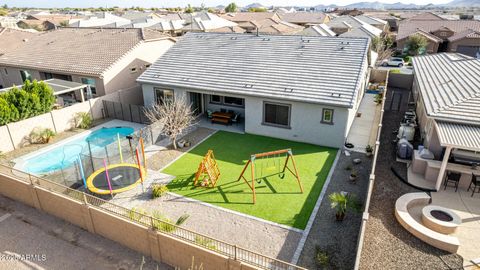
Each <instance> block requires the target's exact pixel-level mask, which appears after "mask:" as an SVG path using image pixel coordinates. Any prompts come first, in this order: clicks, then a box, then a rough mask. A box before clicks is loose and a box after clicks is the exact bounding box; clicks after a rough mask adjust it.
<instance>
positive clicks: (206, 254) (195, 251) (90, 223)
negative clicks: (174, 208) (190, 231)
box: [0, 167, 258, 270]
mask: <svg viewBox="0 0 480 270" xmlns="http://www.w3.org/2000/svg"><path fill="white" fill-rule="evenodd" d="M4 171H5V168H2V167H0V194H2V195H4V196H6V197H9V198H11V199H14V200H17V201H20V202H22V203H25V204H27V205H29V206H32V207H35V208H37V209H38V210H41V211H45V212H46V213H49V214H52V215H55V216H57V217H59V218H61V219H64V220H66V221H68V222H71V223H73V224H75V225H77V226H79V227H81V228H84V229H86V230H88V231H89V232H90V233H93V234H98V235H101V236H103V237H105V238H107V239H110V240H113V241H115V242H118V243H120V244H122V245H124V246H126V247H128V248H131V249H133V250H136V251H138V252H140V253H142V254H143V255H145V256H151V257H152V258H153V259H154V260H157V261H159V262H163V263H166V264H169V265H171V266H173V267H177V268H178V269H187V268H189V267H191V266H192V262H194V265H195V267H199V266H200V265H203V268H204V269H230V270H254V269H258V268H256V267H253V266H251V265H248V264H245V263H243V262H240V261H237V260H234V259H233V258H228V257H226V256H223V255H220V254H219V253H217V252H213V251H210V250H207V249H204V248H202V247H199V246H197V245H194V244H191V243H188V242H185V241H182V240H180V239H177V238H173V237H171V236H169V235H166V234H163V233H161V232H158V231H154V230H151V229H149V228H147V227H145V226H142V225H140V224H137V223H134V222H132V221H130V220H128V219H125V218H122V217H120V216H117V215H113V214H111V213H109V212H106V211H105V210H103V209H100V208H97V207H92V206H91V205H88V204H85V203H84V201H83V200H82V199H79V200H76V199H72V198H70V197H67V196H64V195H63V194H62V195H61V194H59V193H55V192H52V191H50V190H48V189H46V188H44V185H46V184H47V182H45V181H42V182H41V184H40V186H37V184H33V185H31V184H29V183H28V182H25V181H23V180H17V179H19V178H17V177H12V176H10V175H8V174H3V173H4ZM47 186H48V185H47ZM56 188H61V187H60V186H56ZM192 259H194V261H192Z"/></svg>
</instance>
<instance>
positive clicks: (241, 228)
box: [138, 194, 301, 261]
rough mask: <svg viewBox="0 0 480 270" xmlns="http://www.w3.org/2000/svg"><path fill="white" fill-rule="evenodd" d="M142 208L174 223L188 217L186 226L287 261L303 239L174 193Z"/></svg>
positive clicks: (296, 233) (282, 229)
mask: <svg viewBox="0 0 480 270" xmlns="http://www.w3.org/2000/svg"><path fill="white" fill-rule="evenodd" d="M138 208H141V209H145V210H147V211H149V212H153V211H160V212H162V214H165V215H166V216H167V217H169V218H170V219H172V220H176V219H177V218H179V217H180V216H181V215H183V214H188V215H190V217H189V219H187V221H186V222H185V223H184V224H183V225H182V227H185V228H188V229H190V230H192V231H195V232H198V233H201V234H205V235H208V236H211V237H213V238H216V239H219V240H222V241H225V242H227V243H231V244H236V245H239V246H240V247H243V248H247V249H250V250H253V251H256V252H258V253H260V254H263V255H267V256H271V257H274V258H278V259H281V260H284V261H290V260H291V259H292V256H293V253H294V252H295V249H296V248H297V245H298V241H299V240H300V238H301V232H300V231H299V230H292V229H287V228H286V227H280V226H278V225H273V224H271V223H268V222H264V221H260V220H257V219H254V218H251V217H246V216H244V215H239V214H237V213H233V212H231V211H228V210H225V209H220V208H219V207H214V206H207V205H205V204H202V203H199V202H197V201H192V200H190V199H188V198H184V197H180V196H174V195H170V194H167V195H165V196H163V197H161V198H158V199H155V200H150V201H149V202H146V203H144V204H142V205H140V206H138Z"/></svg>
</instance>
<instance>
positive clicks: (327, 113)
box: [322, 109, 333, 124]
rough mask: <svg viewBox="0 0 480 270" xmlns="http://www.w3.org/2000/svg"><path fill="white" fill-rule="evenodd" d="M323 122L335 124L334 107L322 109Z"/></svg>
mask: <svg viewBox="0 0 480 270" xmlns="http://www.w3.org/2000/svg"><path fill="white" fill-rule="evenodd" d="M322 123H324V124H333V110H332V109H323V110H322Z"/></svg>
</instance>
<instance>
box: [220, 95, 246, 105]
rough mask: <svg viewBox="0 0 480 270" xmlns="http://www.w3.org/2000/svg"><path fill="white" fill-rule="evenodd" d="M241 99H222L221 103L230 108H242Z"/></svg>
mask: <svg viewBox="0 0 480 270" xmlns="http://www.w3.org/2000/svg"><path fill="white" fill-rule="evenodd" d="M243 101H244V99H243V98H236V97H223V103H224V104H226V105H231V106H243Z"/></svg>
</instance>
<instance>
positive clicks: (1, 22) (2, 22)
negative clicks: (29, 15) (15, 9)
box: [0, 16, 19, 28]
mask: <svg viewBox="0 0 480 270" xmlns="http://www.w3.org/2000/svg"><path fill="white" fill-rule="evenodd" d="M18 22H19V20H18V19H16V18H13V17H3V16H0V27H4V28H18V26H17V23H18Z"/></svg>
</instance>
